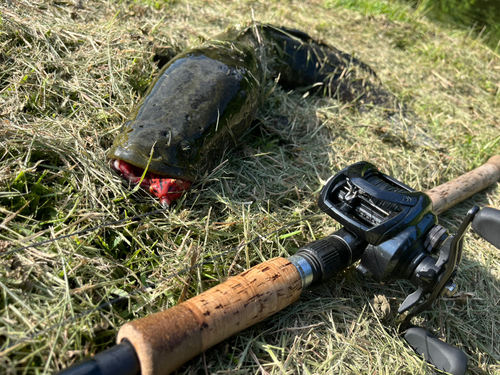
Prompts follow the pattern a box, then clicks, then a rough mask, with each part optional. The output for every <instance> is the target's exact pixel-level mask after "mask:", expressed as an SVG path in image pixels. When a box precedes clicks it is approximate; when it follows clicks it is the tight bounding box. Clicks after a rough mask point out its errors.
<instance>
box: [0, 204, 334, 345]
mask: <svg viewBox="0 0 500 375" xmlns="http://www.w3.org/2000/svg"><path fill="white" fill-rule="evenodd" d="M164 210H165V209H161V210H157V211H153V212H150V213H148V214H143V215H137V216H134V218H138V217H143V216H145V215H152V214H153V213H158V212H161V211H164ZM323 212H325V210H320V211H318V212H315V213H313V214H310V215H308V216H305V217H303V218H301V219H299V220H295V221H293V222H291V223H289V224H286V225H284V226H282V227H280V228H278V229H276V230H274V231H272V232H270V233H268V234H266V235H264V236H258V237H256V238H254V239H253V240H251V241H249V242H246V243H244V244H241V245H238V246H235V247H233V248H231V249H229V250H226V251H224V252H222V253H220V254H217V255H214V256H212V257H210V258H208V259H206V260H203V261H200V262H198V263H196V264H194V265H193V266H190V267H186V268H184V269H182V270H180V271H177V272H175V273H173V274H170V275H168V276H166V277H164V278H161V279H160V280H158V281H156V282H154V283H149V284H147V285H144V286H142V287H141V288H139V289H136V290H134V291H132V292H129V293H127V295H124V296H120V297H116V298H113V299H111V300H109V301H106V302H103V303H101V304H99V305H97V306H96V307H92V308H90V309H87V310H85V311H83V312H81V313H79V314H76V315H75V316H73V317H72V318H69V319H66V320H63V321H61V322H59V323H56V324H54V325H52V326H49V327H47V328H45V329H44V330H42V331H39V332H35V333H33V334H30V335H27V336H25V337H24V338H22V339H20V340H18V341H16V342H15V343H14V344H12V345H10V346H8V347H7V348H5V349H4V352H5V351H6V350H9V349H10V348H12V347H14V346H16V345H19V344H22V343H24V342H26V341H29V340H33V339H34V338H35V337H37V336H40V335H44V334H46V333H48V332H51V331H53V330H55V329H57V328H60V327H64V326H66V325H68V324H69V323H73V322H75V321H77V320H79V319H82V318H84V317H86V316H87V315H90V314H92V313H94V312H97V311H102V310H104V309H107V308H108V307H111V306H113V305H114V304H116V303H118V302H120V301H125V300H127V299H129V298H130V297H132V296H134V295H136V294H138V293H141V292H145V291H147V290H148V289H154V288H155V287H156V286H157V285H158V284H160V283H163V282H165V281H168V280H171V279H173V278H174V277H177V276H181V275H183V274H185V273H186V272H188V271H191V270H194V269H196V268H198V267H201V266H203V265H205V264H208V263H211V262H213V261H214V260H217V259H220V258H222V257H224V256H226V255H229V254H231V253H232V252H236V251H238V250H240V249H242V248H244V247H245V246H248V245H251V244H253V243H256V242H257V241H262V240H265V239H267V238H269V237H271V236H273V235H275V234H277V233H279V232H281V231H282V230H284V229H287V228H290V227H292V226H294V225H296V224H298V223H300V222H302V221H304V220H308V219H310V218H312V217H314V216H316V215H319V214H321V213H323ZM126 220H131V219H123V220H119V221H118V222H123V221H126ZM118 222H116V223H118ZM100 227H102V225H101V226H100ZM96 228H97V227H96ZM90 229H91V228H89V229H88V230H87V231H89V230H90ZM82 232H83V231H82ZM72 235H75V234H72ZM63 237H68V236H63ZM63 237H59V238H63ZM35 245H36V244H35ZM27 247H32V246H27ZM27 247H26V248H27ZM11 251H12V250H11ZM151 302H152V301H151Z"/></svg>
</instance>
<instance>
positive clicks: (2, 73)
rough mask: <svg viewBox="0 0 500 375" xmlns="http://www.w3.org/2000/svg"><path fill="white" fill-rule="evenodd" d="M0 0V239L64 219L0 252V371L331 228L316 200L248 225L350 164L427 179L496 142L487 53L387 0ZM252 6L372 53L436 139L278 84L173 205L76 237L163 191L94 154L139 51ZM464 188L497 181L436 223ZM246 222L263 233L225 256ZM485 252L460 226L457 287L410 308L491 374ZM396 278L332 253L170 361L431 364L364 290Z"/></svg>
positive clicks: (450, 218)
mask: <svg viewBox="0 0 500 375" xmlns="http://www.w3.org/2000/svg"><path fill="white" fill-rule="evenodd" d="M363 4H364V5H363ZM366 4H371V5H370V6H365V5H366ZM318 14H320V15H321V17H318ZM0 16H1V19H0V46H1V47H0V124H1V126H0V251H3V252H6V251H9V250H12V249H14V248H17V247H19V246H25V245H27V244H31V243H33V242H38V241H42V240H47V239H50V238H55V237H58V236H62V235H68V234H73V235H72V236H71V237H68V238H65V239H62V240H60V241H56V242H52V243H49V244H46V245H41V246H36V247H33V248H29V249H25V250H23V251H18V252H16V253H13V254H9V255H6V256H2V257H0V287H1V294H0V345H1V347H0V366H1V368H2V373H6V374H39V373H50V372H55V371H57V370H60V369H62V368H64V367H66V366H67V365H69V364H71V363H73V362H75V361H78V360H80V359H82V358H83V357H85V356H88V355H91V354H94V353H96V352H99V351H101V350H103V349H104V348H106V347H108V346H110V345H112V343H113V342H114V339H115V337H116V333H117V330H118V329H119V328H120V326H121V325H123V324H124V323H125V322H127V321H130V320H132V319H135V318H139V317H142V316H145V315H148V314H151V313H153V312H156V311H160V310H162V309H165V308H168V307H170V306H173V305H175V304H176V303H177V301H178V300H179V298H180V297H181V295H182V294H184V291H185V293H186V294H187V296H194V295H196V294H198V293H200V292H202V291H203V290H206V289H208V288H210V287H211V286H213V285H215V284H217V283H219V282H221V281H223V280H225V279H226V278H227V277H228V276H231V275H235V274H237V273H239V272H241V271H243V270H245V269H247V268H248V267H251V266H253V265H255V264H257V263H259V262H261V261H263V260H265V259H269V258H271V257H274V256H285V257H286V256H289V255H290V254H291V253H293V252H295V251H296V250H297V249H298V248H299V247H300V246H302V245H304V244H306V243H308V242H310V241H312V240H314V239H316V238H321V237H323V236H325V235H326V234H328V233H330V232H331V231H332V230H334V229H337V228H338V224H336V223H335V222H334V221H333V220H331V219H330V218H328V217H326V216H325V215H316V216H313V217H310V218H308V219H307V220H303V221H301V222H300V223H297V224H294V225H292V226H290V227H288V228H286V229H284V230H283V231H281V232H279V233H278V234H276V235H271V236H270V237H268V238H265V239H264V238H262V237H263V236H265V235H266V234H268V233H271V232H273V231H274V230H276V229H278V228H280V227H282V226H283V225H286V224H287V223H290V222H293V221H295V220H298V219H303V218H305V217H307V216H308V215H310V214H311V213H314V212H317V211H318V208H317V206H316V202H317V198H318V193H319V190H320V188H321V186H322V185H323V183H324V182H325V181H326V179H327V178H328V177H329V176H330V175H332V174H333V173H335V172H337V171H338V170H340V169H342V168H344V167H345V166H347V165H349V164H351V163H353V162H356V161H359V160H369V161H371V162H373V163H374V164H376V165H377V166H379V168H380V169H381V170H382V171H384V172H386V173H388V174H390V175H392V176H394V177H396V178H398V179H400V180H401V181H403V182H405V183H406V184H407V185H410V186H413V187H414V188H416V189H419V190H423V191H425V190H428V189H430V188H432V187H434V186H436V185H439V184H441V183H443V182H446V181H448V180H450V179H452V178H454V177H457V176H459V175H461V174H463V173H464V172H466V171H468V170H470V169H471V168H474V167H477V166H479V165H480V164H482V163H483V162H484V161H485V160H487V158H488V157H490V156H492V155H495V154H499V153H500V142H499V139H500V138H499V117H500V107H499V100H500V86H499V85H498V82H500V57H499V56H498V55H497V54H495V53H493V52H492V51H491V50H490V49H489V48H488V47H487V46H485V45H484V44H483V43H482V41H481V40H479V39H477V38H474V37H472V36H471V35H469V34H468V33H467V31H462V30H457V29H448V28H445V27H444V26H439V25H436V24H434V23H432V22H430V21H429V20H427V19H426V18H425V14H422V13H421V12H418V11H412V10H411V8H409V7H408V6H407V5H405V4H400V3H399V2H396V1H375V2H363V1H357V2H354V1H349V2H346V1H330V0H328V1H324V2H323V1H318V0H309V1H304V2H285V1H283V2H280V1H270V0H269V1H264V0H262V1H251V2H250V1H249V2H247V1H234V2H230V3H228V2H223V1H206V2H205V1H201V0H199V1H197V0H195V1H189V2H184V1H178V0H176V1H168V2H161V1H155V2H147V3H146V2H140V1H120V2H108V1H101V0H91V1H81V2H78V1H77V2H76V3H73V2H67V1H57V2H54V1H48V0H37V1H31V2H27V1H24V0H10V1H9V2H7V3H3V4H2V5H0ZM252 18H255V19H256V20H259V21H262V22H269V23H273V24H278V25H283V26H287V27H292V28H297V29H300V30H304V31H307V32H308V33H310V34H311V35H312V36H313V37H315V38H318V39H321V40H323V41H325V42H327V43H330V44H332V45H334V46H336V47H338V48H339V49H341V50H343V51H345V52H348V53H352V54H354V55H355V56H356V57H358V58H359V59H361V60H362V61H364V62H365V63H367V64H369V65H370V66H371V67H372V68H373V69H374V70H375V71H376V72H377V74H378V76H379V77H380V79H381V81H382V82H383V84H384V86H385V87H386V88H387V89H388V90H390V91H391V92H393V93H394V94H395V95H397V96H398V97H399V98H400V99H401V100H404V101H405V102H406V103H407V104H408V105H409V106H410V107H411V108H412V109H413V111H414V112H415V114H416V117H415V122H416V123H415V124H413V125H414V126H415V127H416V128H417V129H418V130H419V131H421V132H426V134H427V135H429V136H431V137H432V138H433V139H435V140H436V141H437V142H438V143H439V144H440V145H441V148H439V149H434V148H432V147H428V146H418V145H412V144H408V143H405V142H404V139H403V140H402V139H400V138H398V136H397V135H396V136H395V137H394V136H393V137H390V136H387V131H386V130H387V129H388V128H390V126H389V124H387V120H386V119H385V118H384V117H382V116H380V113H377V111H376V110H375V111H371V112H368V113H357V112H356V111H355V110H353V109H352V108H351V106H349V105H346V104H345V103H339V102H337V101H336V100H334V99H328V98H319V97H315V96H312V95H310V96H306V95H304V93H303V92H286V91H284V90H282V89H281V88H280V87H279V86H278V87H277V88H276V90H275V91H274V92H273V93H272V94H271V95H270V96H269V98H268V99H267V101H266V102H265V104H264V105H263V107H262V108H261V110H260V112H259V116H258V120H257V121H256V122H255V126H254V128H253V129H252V130H250V131H249V132H248V133H247V134H246V135H245V136H244V138H243V139H242V142H241V145H240V147H239V148H238V149H237V150H233V151H231V152H229V153H228V154H227V157H226V158H225V160H226V159H227V162H225V163H224V164H223V165H222V166H221V167H220V168H219V169H217V170H216V171H214V172H213V173H211V174H209V175H207V176H206V177H205V178H204V179H203V180H202V181H199V182H198V183H197V184H196V185H195V187H194V189H193V190H192V191H191V192H190V193H188V194H187V195H186V196H185V198H184V199H183V200H182V202H179V204H178V205H176V206H175V207H173V208H172V209H171V210H169V211H166V212H163V213H160V214H157V215H151V216H147V217H144V218H143V219H142V220H140V221H134V222H125V223H123V222H122V223H119V224H114V225H112V226H108V227H103V228H100V229H98V230H95V231H92V232H88V233H85V234H78V235H77V234H75V233H76V232H78V231H81V230H84V229H88V228H91V227H94V226H97V225H101V224H104V223H108V222H112V221H116V220H120V219H123V218H127V217H132V216H134V215H138V214H142V213H148V212H150V211H153V210H156V209H158V208H160V206H159V204H158V202H156V201H154V200H153V199H152V198H151V197H149V196H148V195H146V194H142V193H141V192H137V193H133V194H131V190H132V189H131V188H130V187H128V186H126V185H125V184H123V182H122V181H121V180H120V179H119V178H118V177H117V176H116V175H115V174H114V173H113V172H112V171H111V170H110V169H109V167H108V166H107V164H106V150H107V149H108V148H109V146H110V144H111V142H112V139H113V137H114V136H115V135H116V134H117V132H118V129H119V127H120V126H121V124H122V123H123V122H124V120H125V119H126V116H127V114H128V113H129V112H130V111H131V109H132V108H133V106H134V103H136V102H137V100H138V98H139V97H140V95H141V93H143V92H144V90H145V88H146V87H147V86H148V83H149V81H150V80H151V78H152V77H153V76H154V74H155V72H156V68H155V64H154V62H153V56H154V54H155V51H158V50H162V51H167V52H168V53H172V54H175V53H177V52H179V51H180V50H182V49H183V48H186V47H187V46H189V45H192V44H195V43H197V42H198V40H199V39H200V38H208V37H210V36H211V35H216V34H217V33H219V32H221V31H223V30H224V29H225V28H226V27H227V26H229V25H238V24H239V25H245V24H247V22H249V21H251V20H252ZM165 47H168V48H165ZM473 204H477V205H480V206H485V205H491V206H494V207H500V190H499V187H498V184H495V185H494V186H493V187H491V188H489V189H487V190H486V191H485V192H482V193H480V194H477V195H476V196H475V197H473V198H471V199H469V200H468V201H466V202H464V203H462V204H460V205H458V206H457V207H455V208H453V209H451V210H450V211H448V212H447V213H445V214H444V215H442V216H441V218H440V221H441V223H442V225H444V226H446V227H448V228H449V229H450V230H451V231H455V230H456V229H457V227H458V225H459V223H460V221H461V219H462V218H463V216H464V214H465V212H466V211H467V209H468V208H469V207H470V206H472V205H473ZM254 238H262V240H260V241H257V242H254V243H252V244H250V245H248V246H245V247H243V248H241V249H240V250H238V251H236V252H232V253H229V254H226V253H224V252H227V251H228V250H230V249H232V248H234V247H235V246H237V245H239V244H243V243H245V242H247V241H250V240H252V239H254ZM221 253H224V254H225V255H223V256H221V257H218V258H215V260H214V261H213V262H208V263H206V264H204V265H203V266H202V267H198V268H195V269H193V270H192V271H189V272H187V274H182V275H178V276H175V277H172V275H173V274H175V272H177V271H179V270H182V269H184V268H186V267H188V266H189V265H190V264H191V262H192V261H194V260H198V261H200V260H203V259H208V258H210V257H214V256H217V255H218V254H221ZM498 254H499V253H498V250H497V249H495V248H493V247H492V246H490V245H489V244H487V243H486V242H485V241H483V240H481V239H480V238H478V236H476V235H475V234H473V233H469V234H467V236H466V245H465V254H464V260H463V263H462V266H461V269H460V274H459V276H458V277H457V282H458V284H459V287H460V289H459V290H460V292H459V295H458V297H456V298H452V299H446V300H441V301H440V302H438V303H435V304H434V305H433V307H432V309H431V310H429V311H428V312H426V313H425V314H423V315H422V316H421V317H420V318H419V319H418V322H419V323H420V324H422V325H425V326H427V327H428V328H429V329H431V330H432V331H433V332H434V333H435V334H436V335H437V336H438V337H440V338H442V339H445V340H446V341H447V342H449V343H452V344H453V345H456V346H457V347H459V348H461V349H463V350H464V351H465V353H466V354H467V356H468V358H469V369H470V370H469V371H470V373H471V374H498V373H500V366H499V361H500V346H499V344H498V343H499V342H500V337H499V334H498V332H499V330H498V327H497V322H498V321H499V320H500V319H499V318H500V307H499V306H500V303H499V302H500V301H499V297H498V296H499V293H500V257H499V255H498ZM187 280H189V284H188V287H187V288H186V287H185V285H186V284H185V283H186V282H187ZM150 283H153V284H155V287H154V288H149V289H145V288H144V286H145V285H148V284H150ZM411 291H412V288H411V287H409V286H408V285H406V284H404V283H396V284H393V285H378V284H376V283H374V282H372V281H370V280H367V279H363V278H362V277H361V276H359V275H357V274H356V273H355V272H354V271H353V270H347V271H345V272H344V273H342V274H340V275H338V276H337V277H336V278H335V279H334V280H332V281H330V282H328V283H326V284H325V285H322V286H319V287H316V288H313V289H311V290H307V291H305V292H304V293H303V295H302V297H301V299H300V301H299V302H298V303H295V304H294V305H292V306H290V307H289V308H287V309H285V310H284V311H283V312H281V313H279V314H277V315H275V316H273V317H271V318H269V319H267V320H266V321H264V322H262V323H259V324H257V325H256V326H254V327H251V328H250V329H247V330H246V331H244V332H242V333H241V334H239V335H237V336H234V337H232V338H230V339H228V340H226V341H224V342H222V343H220V344H219V345H217V346H216V347H214V348H212V349H210V350H208V351H207V352H205V353H204V354H203V355H201V356H198V357H196V358H194V359H193V360H192V361H190V362H189V363H187V364H186V365H185V366H184V367H182V368H181V369H180V370H179V373H186V374H191V373H197V372H200V373H219V374H229V373H231V374H246V373H257V372H259V371H260V373H262V374H265V373H269V374H282V373H283V374H284V373H287V374H295V373H303V374H322V373H332V374H340V373H344V374H357V373H361V374H375V373H377V374H394V373H398V374H430V373H433V370H432V369H431V368H430V367H429V366H427V365H426V364H425V362H423V361H422V360H421V359H420V358H419V357H417V356H416V355H414V354H413V353H412V352H411V350H409V349H408V348H406V347H405V345H404V344H403V342H402V341H401V340H400V339H399V338H397V337H395V336H394V331H395V324H394V322H393V321H392V320H390V319H389V320H384V319H382V317H379V316H378V315H377V313H376V311H375V310H374V308H373V307H372V305H371V304H370V301H371V300H372V299H373V298H374V296H376V295H384V296H385V297H386V298H387V299H388V300H389V302H390V303H391V306H392V308H393V309H395V308H397V306H398V303H401V301H402V300H403V299H404V297H405V296H406V295H407V294H408V293H410V292H411ZM128 293H132V296H131V297H130V298H129V299H124V300H121V301H120V302H118V303H115V304H114V305H112V306H111V307H107V308H105V309H102V310H101V311H94V312H91V313H87V312H88V311H92V309H93V308H95V307H96V306H98V305H99V304H101V303H103V302H106V301H108V300H110V299H113V298H116V297H119V296H123V295H127V294H128ZM40 332H42V333H41V334H40ZM20 340H21V341H20Z"/></svg>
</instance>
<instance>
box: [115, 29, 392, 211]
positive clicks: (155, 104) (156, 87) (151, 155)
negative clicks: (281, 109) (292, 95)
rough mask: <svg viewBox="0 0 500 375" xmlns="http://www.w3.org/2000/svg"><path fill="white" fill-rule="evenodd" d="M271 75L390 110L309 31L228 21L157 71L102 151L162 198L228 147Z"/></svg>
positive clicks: (351, 64)
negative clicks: (235, 25) (237, 25)
mask: <svg viewBox="0 0 500 375" xmlns="http://www.w3.org/2000/svg"><path fill="white" fill-rule="evenodd" d="M278 77H279V80H278V84H280V85H281V86H283V87H284V88H286V89H293V88H297V87H306V88H310V89H311V90H314V91H315V92H318V93H319V94H321V95H325V96H332V97H336V98H338V99H339V100H341V101H344V102H351V101H356V103H357V105H358V106H364V105H377V106H383V107H385V108H387V109H388V110H389V111H391V110H395V109H396V108H395V107H397V105H398V104H397V100H396V99H395V97H394V96H393V95H392V94H390V93H388V92H387V91H386V90H384V89H383V88H382V87H381V86H380V84H379V82H378V80H377V79H376V75H375V73H374V72H373V71H372V70H371V69H370V68H369V67H368V66H367V65H366V64H364V63H362V62H361V61H359V60H358V59H356V58H354V57H353V56H351V55H348V54H346V53H343V52H341V51H340V50H338V49H336V48H334V47H332V46H329V45H327V44H324V43H321V42H319V41H316V40H314V39H313V38H311V37H310V36H309V35H307V34H305V33H303V32H301V31H298V30H291V29H286V28H280V27H275V26H271V25H263V24H252V25H251V26H248V27H246V28H243V29H234V28H232V29H229V30H227V31H226V32H224V33H222V34H219V35H217V36H215V37H214V38H212V39H210V40H209V41H207V42H205V43H204V44H202V45H200V46H197V47H195V48H192V49H188V50H186V51H184V52H182V53H181V54H179V55H177V56H175V57H174V58H173V59H172V60H171V61H170V62H168V63H167V64H166V65H165V66H164V67H163V68H162V69H161V70H160V72H159V73H158V75H157V77H156V78H155V80H154V81H153V82H152V83H151V85H150V87H149V88H148V90H147V92H146V94H145V95H144V97H143V99H142V101H141V102H140V103H139V104H138V105H137V107H136V108H135V109H134V110H133V112H132V114H131V115H130V117H129V119H128V121H127V122H125V123H124V124H123V126H122V127H121V130H120V133H119V135H118V136H117V137H116V139H115V140H114V143H113V145H112V147H111V149H110V151H109V153H108V157H109V158H110V159H111V161H112V162H111V165H112V167H113V169H115V170H116V171H117V172H118V173H119V174H121V175H122V176H123V177H124V178H126V179H128V180H129V181H131V182H133V183H138V182H139V181H140V178H141V176H142V174H143V172H144V170H145V169H146V168H147V173H146V175H145V178H144V179H143V180H142V182H141V184H142V185H143V186H144V187H146V188H149V190H150V192H151V193H152V194H153V195H154V196H156V197H158V198H159V199H160V202H161V203H162V204H163V205H164V206H165V205H169V204H170V203H171V202H172V201H174V200H175V199H178V198H179V197H180V196H181V195H182V193H183V192H184V191H185V190H187V189H189V188H190V186H191V183H192V182H193V181H194V180H196V179H197V178H198V177H200V176H203V175H204V174H205V173H206V172H209V171H210V170H211V169H212V168H213V167H215V166H216V164H217V163H219V162H220V159H221V156H222V155H223V153H224V151H225V150H226V149H227V148H230V147H234V146H235V145H236V144H237V142H238V140H239V138H240V136H241V135H242V134H243V132H245V130H247V129H248V127H249V126H250V124H251V122H252V119H253V118H254V117H255V115H256V114H257V111H258V109H259V106H260V105H261V104H262V100H263V99H262V97H263V87H264V86H265V83H266V82H268V80H270V79H276V78H278Z"/></svg>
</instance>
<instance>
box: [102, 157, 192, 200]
mask: <svg viewBox="0 0 500 375" xmlns="http://www.w3.org/2000/svg"><path fill="white" fill-rule="evenodd" d="M110 164H111V168H112V169H113V170H114V171H116V172H117V173H118V174H119V175H120V176H121V177H123V178H124V179H125V180H127V181H130V182H132V183H133V184H139V183H140V184H141V186H142V187H144V188H147V189H148V190H149V192H150V193H151V195H153V196H154V197H156V198H158V199H159V200H160V203H161V205H162V206H163V207H168V206H170V204H171V203H172V202H173V201H175V200H177V199H179V198H180V197H181V196H182V194H183V193H184V192H185V191H187V190H189V188H190V187H191V184H192V182H191V181H188V180H184V179H181V178H173V177H168V176H164V175H160V174H157V173H154V172H149V171H148V172H146V174H145V176H144V178H143V179H142V181H141V178H142V175H143V174H144V169H143V168H141V167H137V166H135V165H132V164H130V163H128V162H126V161H123V160H120V159H110Z"/></svg>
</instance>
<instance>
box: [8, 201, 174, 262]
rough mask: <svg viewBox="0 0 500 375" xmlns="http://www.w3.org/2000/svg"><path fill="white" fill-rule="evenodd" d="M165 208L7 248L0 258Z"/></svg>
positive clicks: (141, 216)
mask: <svg viewBox="0 0 500 375" xmlns="http://www.w3.org/2000/svg"><path fill="white" fill-rule="evenodd" d="M166 210H168V207H165V208H161V209H159V210H155V211H151V212H147V213H145V214H140V215H135V216H132V217H129V218H125V219H121V220H117V221H111V222H109V223H104V224H101V225H98V226H96V227H91V228H87V229H83V230H81V231H79V232H75V233H71V234H65V235H64V236H60V237H56V238H52V239H50V240H45V241H40V242H36V243H34V244H32V245H27V246H21V247H16V248H15V249H12V250H9V251H6V252H4V253H2V254H0V258H2V257H5V256H7V255H9V254H13V253H17V252H18V251H21V250H26V249H29V248H32V247H37V246H41V245H46V244H48V243H51V242H55V241H59V240H62V239H64V238H69V237H73V236H79V235H81V234H84V233H88V232H92V231H95V230H98V229H101V228H105V227H110V226H111V225H117V224H121V223H125V222H127V221H136V220H138V219H141V218H143V217H147V216H150V215H155V214H158V213H160V212H163V211H166Z"/></svg>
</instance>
